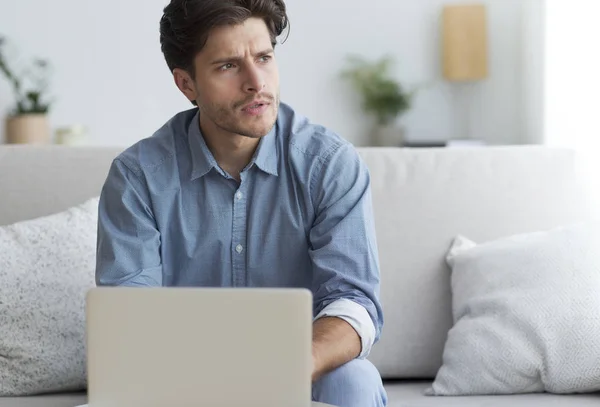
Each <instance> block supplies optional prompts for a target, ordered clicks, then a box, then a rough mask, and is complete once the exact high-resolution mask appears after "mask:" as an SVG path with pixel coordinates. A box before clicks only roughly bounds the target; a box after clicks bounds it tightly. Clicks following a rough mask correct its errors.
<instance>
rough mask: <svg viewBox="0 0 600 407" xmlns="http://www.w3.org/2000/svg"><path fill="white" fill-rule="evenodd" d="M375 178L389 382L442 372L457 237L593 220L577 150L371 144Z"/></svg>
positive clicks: (380, 347) (484, 237)
mask: <svg viewBox="0 0 600 407" xmlns="http://www.w3.org/2000/svg"><path fill="white" fill-rule="evenodd" d="M361 154H362V156H363V158H364V159H365V161H366V162H367V165H368V167H369V169H370V172H371V176H372V188H373V201H374V213H375V221H376V228H377V238H378V246H379V253H380V263H381V285H382V288H381V299H382V303H383V304H382V305H383V308H384V316H385V322H384V328H383V334H382V338H381V341H380V342H379V343H378V344H377V345H376V346H375V347H374V349H373V351H372V353H371V355H370V360H372V361H373V362H374V363H375V365H376V366H377V367H378V368H379V370H380V372H381V374H382V375H383V376H384V377H387V378H432V377H434V376H435V374H436V373H437V370H438V369H439V368H440V366H441V364H442V352H443V347H444V344H445V341H446V337H447V333H448V330H449V329H450V328H451V327H452V323H453V321H452V312H451V291H450V270H449V268H448V266H447V265H446V263H445V256H446V253H447V251H448V249H449V247H450V244H451V242H452V240H453V238H454V237H455V236H456V235H458V234H461V235H464V236H466V237H467V238H469V239H471V240H473V241H475V242H477V243H482V242H485V241H488V240H492V239H496V238H499V237H502V236H506V235H510V234H515V233H524V232H531V231H537V230H544V229H549V228H553V227H555V226H559V225H562V224H565V223H571V222H577V221H582V220H586V219H589V218H591V217H593V215H594V214H593V210H594V209H595V208H594V207H593V204H592V202H591V201H590V200H589V199H588V198H587V191H586V190H585V186H584V185H581V183H580V182H579V177H578V168H579V166H578V165H576V164H577V163H576V155H575V154H574V153H573V152H572V151H569V150H565V149H551V148H545V147H542V146H498V147H484V148H456V149H455V148H439V149H415V150H412V149H379V148H365V149H361Z"/></svg>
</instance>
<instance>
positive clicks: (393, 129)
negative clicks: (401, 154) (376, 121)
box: [372, 124, 404, 147]
mask: <svg viewBox="0 0 600 407" xmlns="http://www.w3.org/2000/svg"><path fill="white" fill-rule="evenodd" d="M403 141H404V128H403V127H400V126H398V125H396V124H388V125H383V126H376V127H375V128H374V129H373V134H372V143H373V145H374V146H377V147H401V146H402V143H403Z"/></svg>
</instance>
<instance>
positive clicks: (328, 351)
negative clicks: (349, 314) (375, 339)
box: [312, 317, 361, 382]
mask: <svg viewBox="0 0 600 407" xmlns="http://www.w3.org/2000/svg"><path fill="white" fill-rule="evenodd" d="M312 351H313V375H312V381H313V382H315V381H317V380H318V379H320V378H321V376H323V375H324V374H326V373H329V372H330V371H332V370H334V369H335V368H337V367H338V366H341V365H343V364H345V363H347V362H349V361H351V360H352V359H356V358H357V357H358V355H359V354H360V352H361V341H360V337H359V336H358V333H357V332H356V330H354V328H353V327H352V326H351V325H350V324H349V323H347V322H346V321H344V320H343V319H341V318H337V317H324V318H320V319H317V320H316V321H315V322H314V323H313V349H312Z"/></svg>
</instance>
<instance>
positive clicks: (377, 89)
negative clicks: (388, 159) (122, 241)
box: [342, 56, 414, 147]
mask: <svg viewBox="0 0 600 407" xmlns="http://www.w3.org/2000/svg"><path fill="white" fill-rule="evenodd" d="M347 63H348V67H347V68H346V69H345V70H344V71H342V77H343V78H345V79H347V80H349V81H350V82H351V84H352V85H353V86H354V88H355V89H356V90H357V91H358V92H359V93H360V94H361V96H362V107H363V109H364V111H365V112H366V113H368V114H370V115H372V116H374V118H375V128H374V129H373V134H372V138H373V144H374V145H377V146H396V147H399V146H400V145H401V144H402V142H403V138H404V129H403V128H402V127H400V126H398V124H397V119H398V118H399V117H400V116H402V115H403V114H404V113H405V112H406V111H407V110H409V109H410V108H411V102H412V98H413V93H414V91H407V90H405V89H404V87H403V86H402V85H401V84H400V83H399V82H398V81H396V80H394V79H393V78H392V77H391V75H390V72H389V71H390V67H391V66H392V64H393V60H392V58H391V57H388V56H386V57H383V58H381V59H380V60H378V61H375V62H369V61H367V60H365V59H364V58H362V57H359V56H349V57H348V59H347Z"/></svg>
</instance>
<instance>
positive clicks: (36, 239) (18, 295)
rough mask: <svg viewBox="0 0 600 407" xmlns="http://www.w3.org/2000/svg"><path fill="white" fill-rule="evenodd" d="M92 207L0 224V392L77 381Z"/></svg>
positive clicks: (55, 387)
mask: <svg viewBox="0 0 600 407" xmlns="http://www.w3.org/2000/svg"><path fill="white" fill-rule="evenodd" d="M97 208H98V198H94V199H91V200H88V201H87V202H85V203H84V204H82V205H79V206H77V207H73V208H71V209H68V210H66V211H64V212H62V213H58V214H54V215H50V216H45V217H41V218H38V219H32V220H27V221H23V222H19V223H15V224H13V225H9V226H0V396H24V395H32V394H39V393H46V392H59V391H72V390H82V389H85V386H86V364H85V343H84V338H85V312H84V310H85V295H86V294H87V291H88V290H89V289H90V288H92V287H93V286H94V285H95V281H94V270H95V258H96V255H95V254H96V229H97V214H98V209H97Z"/></svg>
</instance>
